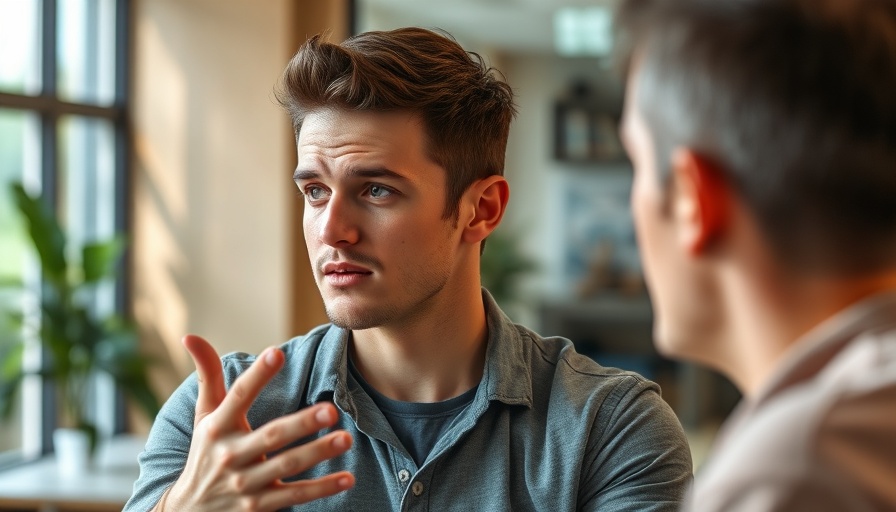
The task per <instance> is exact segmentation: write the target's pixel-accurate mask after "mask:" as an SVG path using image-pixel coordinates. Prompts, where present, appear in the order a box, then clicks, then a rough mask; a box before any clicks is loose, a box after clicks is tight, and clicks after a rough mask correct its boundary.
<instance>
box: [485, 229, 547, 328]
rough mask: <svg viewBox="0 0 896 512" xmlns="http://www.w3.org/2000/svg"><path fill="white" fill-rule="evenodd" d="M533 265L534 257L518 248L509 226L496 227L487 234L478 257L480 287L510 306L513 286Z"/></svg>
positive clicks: (506, 305) (515, 234)
mask: <svg viewBox="0 0 896 512" xmlns="http://www.w3.org/2000/svg"><path fill="white" fill-rule="evenodd" d="M537 268H538V265H537V264H536V263H535V260H533V259H532V258H530V257H529V256H527V255H526V254H525V253H524V252H523V251H522V249H520V237H519V234H518V233H516V232H514V231H510V230H509V228H498V229H497V230H495V231H493V232H492V233H491V234H490V235H489V236H488V239H487V243H486V246H485V250H484V251H483V252H482V256H481V257H480V260H479V270H480V276H481V281H482V286H484V287H485V288H486V289H487V290H488V291H489V292H490V293H491V294H492V297H494V299H495V301H496V302H497V303H498V305H499V306H501V307H502V308H512V307H513V305H514V303H515V302H517V301H518V300H519V297H518V296H517V285H518V284H519V280H520V278H522V277H523V276H525V275H526V274H529V273H531V272H533V271H535V270H537ZM505 312H507V311H505Z"/></svg>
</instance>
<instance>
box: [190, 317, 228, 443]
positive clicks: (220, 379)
mask: <svg viewBox="0 0 896 512" xmlns="http://www.w3.org/2000/svg"><path fill="white" fill-rule="evenodd" d="M183 344H184V347H186V349H187V352H189V353H190V357H192V358H193V364H195V365H196V376H197V377H198V380H199V396H198V397H197V399H196V417H195V419H194V420H193V425H194V426H195V425H196V424H197V423H199V421H200V420H202V418H205V417H206V416H208V415H209V414H211V413H212V412H214V410H215V409H217V408H218V406H219V405H221V401H223V400H224V396H225V395H226V394H227V391H226V390H225V389H224V370H223V369H222V368H221V358H220V356H218V352H217V351H216V350H215V348H214V347H213V346H212V345H211V343H209V342H208V341H206V340H205V339H204V338H201V337H199V336H195V335H192V334H188V335H186V336H184V339H183Z"/></svg>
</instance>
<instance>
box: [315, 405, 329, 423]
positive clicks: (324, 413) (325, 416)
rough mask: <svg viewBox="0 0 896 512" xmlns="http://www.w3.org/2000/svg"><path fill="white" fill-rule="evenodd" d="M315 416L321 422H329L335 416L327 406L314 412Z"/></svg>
mask: <svg viewBox="0 0 896 512" xmlns="http://www.w3.org/2000/svg"><path fill="white" fill-rule="evenodd" d="M314 417H315V418H316V419H317V421H319V422H321V423H329V422H330V421H331V420H332V418H333V416H332V415H331V414H330V409H329V408H327V407H321V408H320V409H318V411H317V412H316V413H314Z"/></svg>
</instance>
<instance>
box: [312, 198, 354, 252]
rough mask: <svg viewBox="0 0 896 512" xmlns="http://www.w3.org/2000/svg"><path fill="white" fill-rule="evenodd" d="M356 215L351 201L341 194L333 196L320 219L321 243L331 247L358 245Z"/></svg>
mask: <svg viewBox="0 0 896 512" xmlns="http://www.w3.org/2000/svg"><path fill="white" fill-rule="evenodd" d="M356 214H357V212H356V208H352V205H351V202H350V201H348V200H346V199H345V198H343V197H341V195H339V194H334V195H333V196H331V197H330V200H329V201H327V206H326V208H325V209H324V212H323V214H322V215H321V217H320V232H319V238H320V241H321V242H323V243H324V244H326V245H329V246H331V247H338V246H340V245H352V244H356V243H358V238H359V230H358V224H357V222H356Z"/></svg>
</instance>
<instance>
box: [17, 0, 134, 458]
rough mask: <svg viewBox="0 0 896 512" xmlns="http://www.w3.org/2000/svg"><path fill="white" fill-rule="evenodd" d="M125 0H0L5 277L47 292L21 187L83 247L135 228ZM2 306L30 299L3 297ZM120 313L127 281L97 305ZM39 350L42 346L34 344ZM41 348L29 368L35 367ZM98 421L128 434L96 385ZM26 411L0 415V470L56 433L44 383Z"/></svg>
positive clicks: (106, 389) (26, 391) (29, 394)
mask: <svg viewBox="0 0 896 512" xmlns="http://www.w3.org/2000/svg"><path fill="white" fill-rule="evenodd" d="M128 3H129V2H128V1H127V0H0V47H2V48H3V51H2V52H0V253H2V254H3V256H2V257H0V279H9V278H12V279H17V280H22V281H23V282H25V283H26V284H32V285H34V287H35V288H39V280H40V276H39V271H38V268H37V265H36V264H35V262H34V261H30V259H29V258H31V254H30V248H29V247H28V245H27V242H26V240H25V239H24V238H23V236H24V233H22V226H21V225H20V222H19V217H18V215H17V214H16V212H15V210H14V206H13V202H12V199H11V197H10V194H9V186H10V183H12V182H14V181H21V182H23V183H24V184H25V185H26V188H28V189H30V190H31V191H32V192H36V191H42V192H43V193H44V194H45V195H46V196H47V197H50V198H53V202H54V206H55V208H56V211H57V214H58V215H59V217H60V218H61V219H62V221H63V223H64V224H65V226H66V228H67V230H68V232H69V234H70V237H71V238H73V239H75V240H74V241H75V242H78V241H82V240H91V239H94V238H99V237H103V238H105V237H108V236H109V235H111V234H113V233H115V232H122V231H124V230H125V227H126V225H127V219H126V218H125V212H126V209H125V203H126V194H125V191H126V190H127V183H126V177H127V170H126V164H127V162H128V147H127V133H126V130H127V123H126V119H127V115H126V114H127V110H126V108H127V100H128V98H127V91H128V83H127V80H128V68H127V65H126V63H127V56H128V51H129V33H128V26H127V25H128V16H129V14H128V10H127V7H128ZM0 301H2V302H0V307H4V308H15V309H21V310H22V311H23V312H24V313H25V315H26V317H27V315H28V314H29V310H28V308H29V303H28V302H27V301H25V302H14V301H11V300H10V296H9V295H8V294H7V295H6V296H0ZM94 304H95V307H96V308H98V309H100V310H105V311H110V310H112V309H118V310H123V309H124V306H125V283H123V282H118V283H112V284H109V285H108V286H107V287H106V288H104V289H100V290H99V291H98V292H97V294H96V297H95V300H94ZM32 345H34V344H32ZM39 360H40V353H39V350H37V348H36V345H35V346H32V347H31V349H30V350H26V357H25V361H26V364H27V363H30V364H32V365H37V364H39ZM94 390H95V393H94V401H95V407H94V408H93V409H95V410H94V415H95V418H94V419H95V420H96V422H97V424H98V425H99V426H100V428H101V430H102V431H104V432H105V433H114V432H117V431H120V430H121V429H122V427H123V421H122V417H123V411H122V410H120V406H119V404H120V403H121V400H120V399H118V398H117V395H116V393H115V391H114V389H112V388H111V385H110V384H108V383H107V382H105V381H103V380H101V379H97V382H96V383H95V386H94ZM19 392H20V393H21V394H22V395H21V396H20V397H19V400H17V403H18V406H17V407H16V409H15V410H14V411H13V414H12V416H11V417H10V418H9V419H7V420H2V419H0V432H2V434H0V464H2V463H3V461H4V460H6V461H9V460H11V459H13V458H15V459H21V458H26V459H27V458H33V457H36V456H39V455H40V454H42V453H46V452H47V451H49V450H50V449H51V448H50V439H51V433H52V429H53V426H54V425H55V419H56V418H55V407H54V404H53V393H52V390H51V389H50V388H49V384H48V383H46V382H40V380H39V379H36V378H32V379H31V380H30V381H26V382H25V383H23V386H22V387H21V389H20V391H19Z"/></svg>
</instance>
